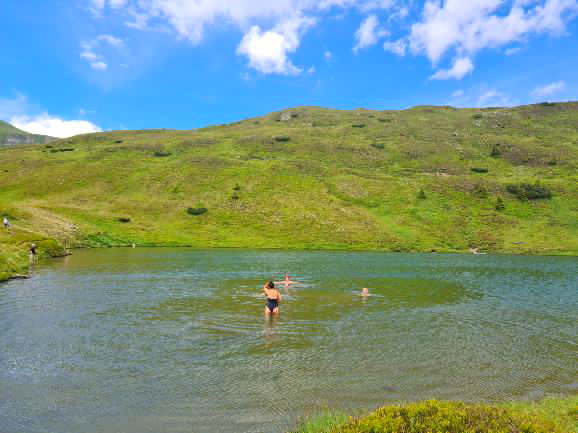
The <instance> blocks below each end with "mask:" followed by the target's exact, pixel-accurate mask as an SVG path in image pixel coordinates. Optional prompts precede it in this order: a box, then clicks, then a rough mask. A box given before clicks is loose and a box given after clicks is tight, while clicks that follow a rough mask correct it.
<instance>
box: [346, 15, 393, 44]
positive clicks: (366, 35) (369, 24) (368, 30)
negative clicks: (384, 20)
mask: <svg viewBox="0 0 578 433" xmlns="http://www.w3.org/2000/svg"><path fill="white" fill-rule="evenodd" d="M387 34H388V32H387V31H386V30H384V29H380V28H379V20H378V19H377V16H375V15H370V16H368V17H367V18H366V19H365V20H363V22H362V23H361V25H360V26H359V28H358V29H357V31H356V32H355V45H354V47H353V51H355V52H358V51H359V50H361V49H363V48H366V47H370V46H372V45H375V44H376V43H377V41H379V39H380V38H381V37H383V36H386V35H387Z"/></svg>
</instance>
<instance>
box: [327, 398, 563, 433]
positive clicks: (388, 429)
mask: <svg viewBox="0 0 578 433" xmlns="http://www.w3.org/2000/svg"><path fill="white" fill-rule="evenodd" d="M332 433H562V432H561V431H560V430H559V429H557V427H556V426H555V425H554V424H552V423H550V422H548V421H542V420H538V419H534V418H531V417H529V416H523V415H521V414H517V413H516V412H514V411H512V410H509V409H505V408H498V407H495V406H489V405H483V404H465V403H459V402H440V401H435V400H431V401H425V402H420V403H412V404H407V405H401V406H385V407H382V408H380V409H378V410H376V411H375V412H373V413H371V414H370V415H369V416H367V417H364V418H361V419H356V420H353V421H350V422H348V423H346V424H345V425H343V426H341V427H338V428H336V429H335V430H333V431H332Z"/></svg>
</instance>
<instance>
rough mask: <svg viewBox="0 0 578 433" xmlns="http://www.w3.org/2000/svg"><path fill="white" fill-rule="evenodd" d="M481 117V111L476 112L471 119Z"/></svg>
mask: <svg viewBox="0 0 578 433" xmlns="http://www.w3.org/2000/svg"><path fill="white" fill-rule="evenodd" d="M482 117H484V115H483V114H482V113H476V114H474V115H473V116H472V119H476V120H478V119H481V118H482Z"/></svg>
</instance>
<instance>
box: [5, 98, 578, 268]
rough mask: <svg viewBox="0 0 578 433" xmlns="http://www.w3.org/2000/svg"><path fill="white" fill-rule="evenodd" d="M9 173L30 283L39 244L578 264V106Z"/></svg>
mask: <svg viewBox="0 0 578 433" xmlns="http://www.w3.org/2000/svg"><path fill="white" fill-rule="evenodd" d="M0 163H1V164H0V167H1V168H0V185H1V186H2V187H1V188H0V214H6V215H9V216H10V217H11V218H12V220H13V224H14V230H13V232H12V233H7V232H6V231H3V232H2V234H1V235H0V275H1V274H2V269H4V275H8V274H13V273H15V272H17V270H20V271H22V265H23V264H24V263H25V262H26V260H24V259H25V258H26V257H25V250H26V248H25V245H26V243H28V242H29V241H30V239H36V240H42V239H46V241H44V242H47V246H46V248H43V247H41V251H45V252H46V251H50V253H51V254H55V253H57V252H59V251H60V250H59V248H58V246H57V245H62V244H63V243H66V244H67V245H68V246H106V245H127V244H131V243H133V242H134V243H137V244H139V245H142V244H147V245H190V246H198V247H255V248H269V247H271V248H337V249H379V250H386V251H428V252H429V251H438V252H467V251H468V249H469V248H479V251H487V252H495V253H523V254H576V253H578V188H577V185H578V183H577V181H578V170H577V167H578V103H577V102H570V103H556V104H551V103H544V104H538V105H530V106H522V107H515V108H487V109H455V108H451V107H431V106H427V107H425V106H422V107H415V108H412V109H409V110H404V111H369V110H353V111H339V110H329V109H324V108H316V107H300V108H295V109H290V110H285V111H282V112H277V113H272V114H269V115H267V116H264V117H258V118H253V119H247V120H243V121H241V122H237V123H234V124H230V125H221V126H211V127H207V128H202V129H197V130H192V131H175V130H161V129H158V130H145V131H119V132H107V133H96V134H89V135H81V136H77V137H74V138H71V139H65V140H58V141H55V142H52V143H50V144H48V145H41V146H18V147H4V148H0ZM188 209H189V211H187V210H188ZM198 209H201V210H198ZM202 209H206V210H207V211H206V212H205V213H202V212H203V211H202ZM198 213H201V214H198ZM196 214H198V215H196ZM52 240H57V241H58V244H56V243H51V242H52Z"/></svg>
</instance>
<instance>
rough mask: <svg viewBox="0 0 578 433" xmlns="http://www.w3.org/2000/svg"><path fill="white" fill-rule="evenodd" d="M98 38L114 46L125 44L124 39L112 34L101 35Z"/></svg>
mask: <svg viewBox="0 0 578 433" xmlns="http://www.w3.org/2000/svg"><path fill="white" fill-rule="evenodd" d="M96 40H97V41H102V42H106V43H107V44H110V45H112V46H114V47H120V46H121V45H122V44H123V40H122V39H120V38H117V37H116V36H112V35H99V36H97V37H96Z"/></svg>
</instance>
